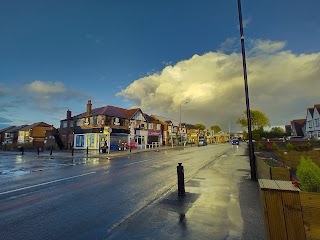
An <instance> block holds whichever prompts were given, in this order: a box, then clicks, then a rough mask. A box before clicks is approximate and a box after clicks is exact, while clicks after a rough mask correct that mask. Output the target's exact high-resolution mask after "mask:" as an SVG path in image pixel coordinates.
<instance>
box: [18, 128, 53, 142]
mask: <svg viewBox="0 0 320 240" xmlns="http://www.w3.org/2000/svg"><path fill="white" fill-rule="evenodd" d="M53 128H54V127H53V126H52V125H50V124H48V123H45V122H37V123H34V124H31V125H27V126H25V127H23V128H21V129H19V136H18V143H19V144H30V145H32V146H33V147H36V148H44V143H45V135H46V131H47V130H52V129H53Z"/></svg>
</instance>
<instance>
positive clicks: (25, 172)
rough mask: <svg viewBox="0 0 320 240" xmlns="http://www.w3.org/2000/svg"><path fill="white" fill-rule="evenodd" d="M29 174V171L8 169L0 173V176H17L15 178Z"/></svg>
mask: <svg viewBox="0 0 320 240" xmlns="http://www.w3.org/2000/svg"><path fill="white" fill-rule="evenodd" d="M27 173H30V171H27V170H24V169H8V170H2V171H1V172H0V175H7V174H10V175H17V176H21V175H24V174H27Z"/></svg>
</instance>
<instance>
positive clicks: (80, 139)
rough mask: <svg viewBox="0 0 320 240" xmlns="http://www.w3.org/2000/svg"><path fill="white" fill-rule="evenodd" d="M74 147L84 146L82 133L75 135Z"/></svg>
mask: <svg viewBox="0 0 320 240" xmlns="http://www.w3.org/2000/svg"><path fill="white" fill-rule="evenodd" d="M76 147H84V135H76Z"/></svg>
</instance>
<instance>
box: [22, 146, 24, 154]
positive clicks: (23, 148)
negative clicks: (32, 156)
mask: <svg viewBox="0 0 320 240" xmlns="http://www.w3.org/2000/svg"><path fill="white" fill-rule="evenodd" d="M23 154H24V148H23V147H21V155H23Z"/></svg>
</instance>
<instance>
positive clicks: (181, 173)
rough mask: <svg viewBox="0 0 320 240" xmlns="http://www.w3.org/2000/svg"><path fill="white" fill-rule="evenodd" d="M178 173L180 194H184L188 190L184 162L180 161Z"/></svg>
mask: <svg viewBox="0 0 320 240" xmlns="http://www.w3.org/2000/svg"><path fill="white" fill-rule="evenodd" d="M178 164H179V166H177V173H178V196H184V195H185V193H186V191H185V189H184V171H183V166H182V163H178Z"/></svg>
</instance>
